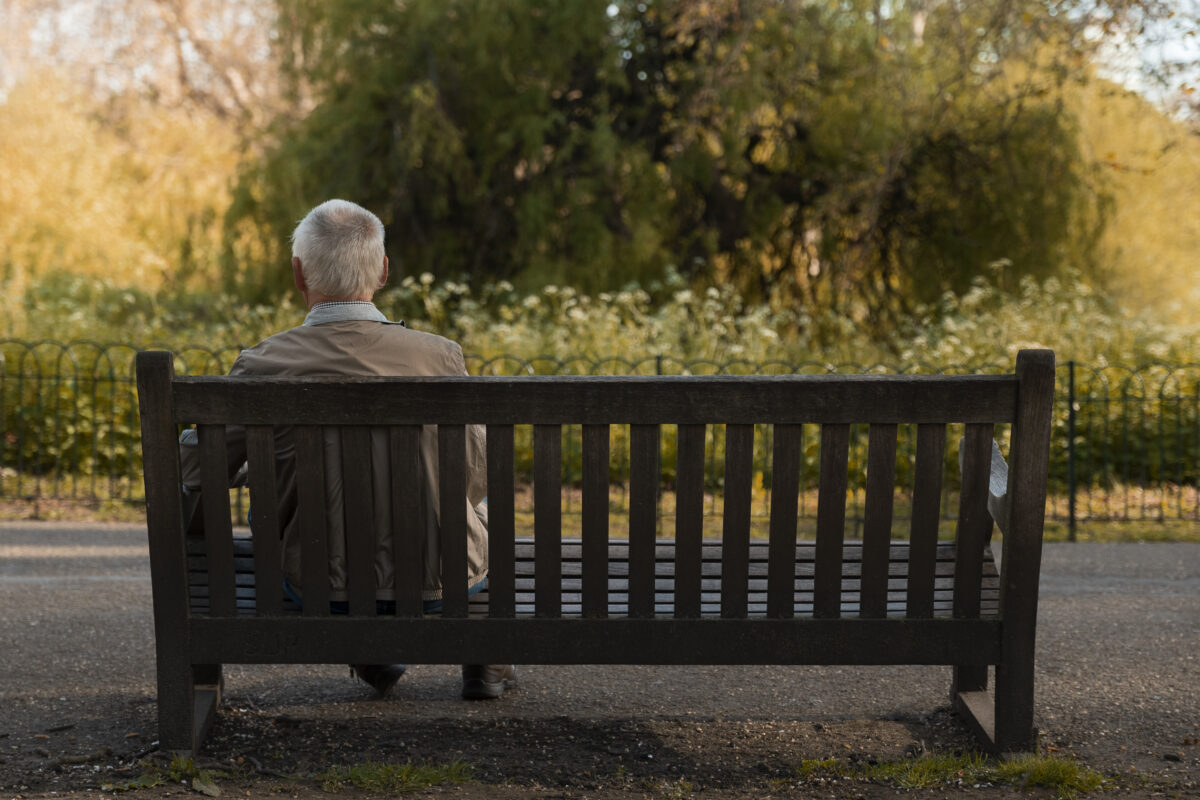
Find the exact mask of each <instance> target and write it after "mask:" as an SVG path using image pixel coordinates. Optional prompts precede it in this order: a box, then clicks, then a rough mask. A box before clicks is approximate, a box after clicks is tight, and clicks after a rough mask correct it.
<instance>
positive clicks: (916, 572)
mask: <svg viewBox="0 0 1200 800" xmlns="http://www.w3.org/2000/svg"><path fill="white" fill-rule="evenodd" d="M945 453H946V426H945V425H937V424H928V425H918V426H917V456H916V465H915V469H914V475H915V477H914V480H913V503H912V521H911V528H910V532H909V541H911V542H912V555H911V556H910V557H909V578H908V615H909V616H910V617H913V618H914V619H921V618H923V617H929V616H932V614H933V575H934V562H935V559H936V555H935V554H936V552H937V546H938V523H939V522H940V520H941V502H942V499H941V498H942V464H943V459H944V458H945Z"/></svg>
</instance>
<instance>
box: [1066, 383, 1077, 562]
mask: <svg viewBox="0 0 1200 800" xmlns="http://www.w3.org/2000/svg"><path fill="white" fill-rule="evenodd" d="M1067 540H1068V541H1072V542H1073V541H1075V362H1074V361H1068V362H1067Z"/></svg>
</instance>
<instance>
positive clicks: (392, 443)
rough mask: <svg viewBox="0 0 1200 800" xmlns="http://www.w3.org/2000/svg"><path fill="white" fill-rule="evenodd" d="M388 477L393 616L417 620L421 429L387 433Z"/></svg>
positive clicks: (422, 524) (421, 564) (421, 557)
mask: <svg viewBox="0 0 1200 800" xmlns="http://www.w3.org/2000/svg"><path fill="white" fill-rule="evenodd" d="M388 446H389V450H390V453H389V456H390V457H389V459H388V460H389V463H390V470H389V472H390V473H391V486H390V494H391V514H392V563H393V564H394V565H395V570H394V573H393V574H394V579H395V582H396V585H395V586H394V587H393V590H394V592H395V598H396V614H397V615H398V616H401V617H419V616H421V613H422V605H421V590H422V588H423V584H424V582H425V531H426V519H425V491H424V486H425V480H424V477H423V476H422V475H421V427H420V426H419V425H398V426H395V427H393V428H390V429H389V430H388Z"/></svg>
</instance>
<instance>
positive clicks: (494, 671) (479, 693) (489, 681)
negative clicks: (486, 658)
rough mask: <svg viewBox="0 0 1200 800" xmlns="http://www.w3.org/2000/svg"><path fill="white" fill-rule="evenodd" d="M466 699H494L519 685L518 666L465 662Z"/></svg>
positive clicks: (464, 696) (463, 689)
mask: <svg viewBox="0 0 1200 800" xmlns="http://www.w3.org/2000/svg"><path fill="white" fill-rule="evenodd" d="M462 674H463V688H462V696H463V699H464V700H494V699H495V698H497V697H499V696H500V695H502V694H504V690H505V689H507V688H509V687H510V686H516V685H517V668H516V667H514V666H513V665H512V664H463V668H462Z"/></svg>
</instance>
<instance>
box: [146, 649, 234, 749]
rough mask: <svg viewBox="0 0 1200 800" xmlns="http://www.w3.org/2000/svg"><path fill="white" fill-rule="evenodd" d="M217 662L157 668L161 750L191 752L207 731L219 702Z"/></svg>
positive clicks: (220, 681)
mask: <svg viewBox="0 0 1200 800" xmlns="http://www.w3.org/2000/svg"><path fill="white" fill-rule="evenodd" d="M223 690H224V677H223V675H222V670H221V665H220V664H196V665H190V666H186V667H183V668H179V667H177V668H175V669H165V670H164V669H162V668H160V669H159V672H158V740H159V749H160V750H161V751H163V752H167V753H170V752H177V753H185V754H191V755H194V754H196V753H197V752H199V750H200V745H201V744H202V743H203V741H204V738H205V737H206V736H207V735H208V731H209V729H210V728H211V727H212V723H213V720H214V719H215V718H216V714H217V707H218V706H219V705H220V703H221V694H222V692H223Z"/></svg>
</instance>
